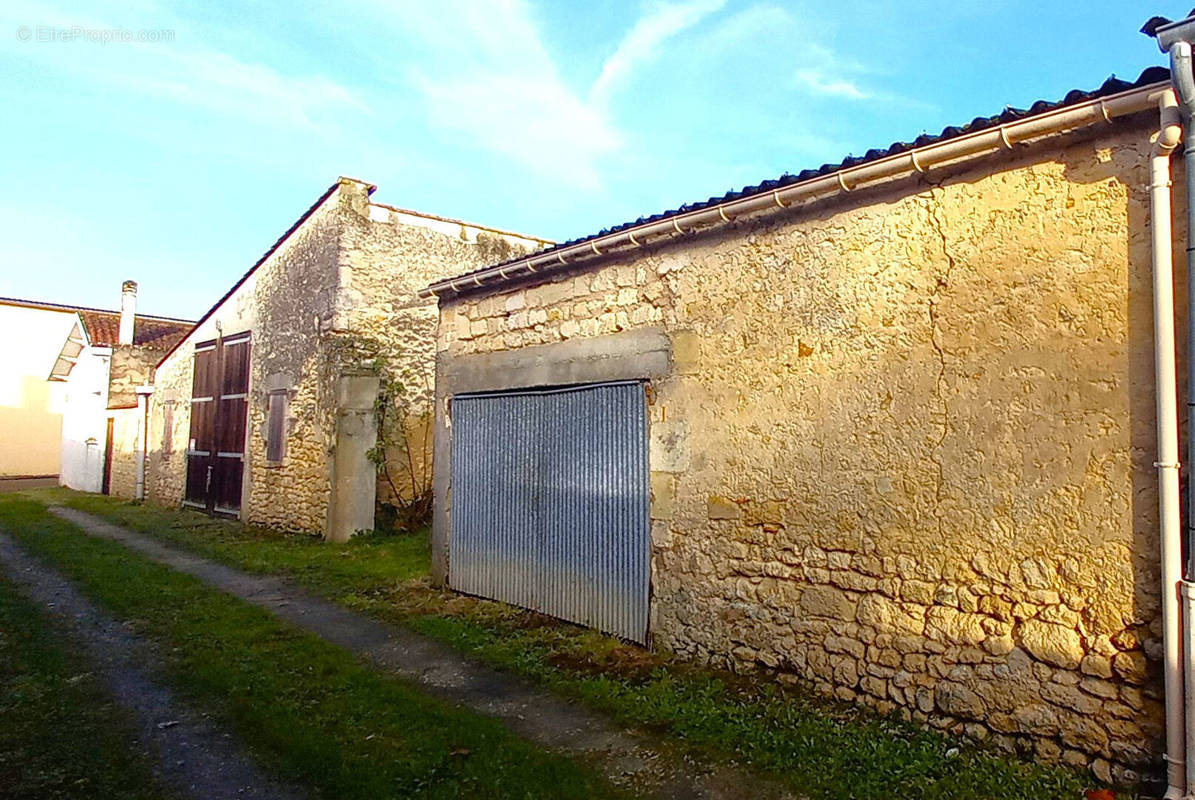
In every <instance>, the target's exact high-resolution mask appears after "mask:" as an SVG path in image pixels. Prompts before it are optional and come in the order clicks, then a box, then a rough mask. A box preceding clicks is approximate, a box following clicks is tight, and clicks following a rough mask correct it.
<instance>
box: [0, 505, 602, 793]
mask: <svg viewBox="0 0 1195 800" xmlns="http://www.w3.org/2000/svg"><path fill="white" fill-rule="evenodd" d="M0 524H2V525H3V527H4V529H5V530H6V531H8V532H10V533H11V534H12V535H13V536H15V537H16V538H17V540H18V541H20V542H21V544H22V545H24V546H25V547H27V548H28V549H29V550H31V551H32V552H34V553H35V554H36V555H38V556H39V557H42V558H44V559H46V560H48V561H49V562H51V563H52V564H54V565H55V566H56V567H57V568H59V569H61V570H63V571H64V572H65V573H66V574H67V575H68V576H70V577H71V578H73V579H74V580H76V581H77V582H78V583H79V585H80V586H81V587H82V588H83V590H84V591H85V592H86V593H87V594H88V595H89V596H90V597H92V598H93V599H94V600H96V601H97V602H98V603H99V604H100V605H102V606H103V607H104V608H105V609H106V610H107V611H108V612H109V613H111V614H112V615H113V616H115V617H117V618H119V619H123V620H128V621H133V622H135V624H136V625H137V626H138V627H139V629H140V631H141V632H142V633H143V635H147V636H149V637H151V638H153V639H155V640H158V641H160V642H162V643H163V645H164V647H163V648H162V650H163V652H166V653H169V656H168V657H167V662H166V664H165V665H164V667H163V670H162V676H163V678H164V679H166V680H167V681H168V682H169V683H170V684H171V685H172V686H173V687H174V688H175V689H176V691H178V692H180V693H181V694H182V696H184V697H186V698H188V699H189V700H191V701H193V702H195V703H196V704H197V705H199V706H201V707H205V708H210V709H213V710H215V712H216V713H217V714H219V715H220V716H221V717H222V718H223V719H224V720H225V721H226V723H227V724H228V725H230V726H231V727H232V729H234V730H235V731H236V732H237V733H238V734H239V736H240V737H241V739H242V741H244V742H245V743H246V744H247V745H248V746H249V748H250V749H251V750H252V751H253V752H255V753H256V754H257V755H258V756H259V758H260V759H261V760H262V761H263V762H264V763H266V764H267V765H268V766H270V767H271V768H273V769H275V770H276V771H278V772H279V773H280V774H282V775H284V776H285V777H287V778H290V779H293V780H297V781H300V782H302V783H304V784H307V785H309V786H312V787H315V788H316V789H317V790H318V791H319V792H320V793H321V794H322V795H323V796H326V797H335V798H362V799H364V798H370V799H371V800H372V798H381V797H415V796H419V797H435V798H439V797H443V798H449V797H454V798H455V797H513V798H525V797H549V796H550V797H576V798H590V797H609V796H614V794H615V793H614V791H613V790H612V789H610V788H609V787H608V786H607V785H606V784H604V783H603V782H602V781H601V780H600V779H599V778H598V777H597V776H596V775H595V773H593V772H592V771H590V770H589V769H587V768H586V767H583V766H581V765H578V764H576V763H575V762H573V761H571V760H569V759H566V758H563V757H559V756H555V755H551V754H548V753H545V752H543V751H541V750H539V749H537V748H535V747H533V746H531V745H529V744H527V743H526V742H523V741H522V740H520V739H517V738H516V737H514V736H512V735H511V734H509V733H508V732H507V731H506V730H505V729H504V728H503V727H502V726H501V725H500V724H499V723H497V722H495V721H493V720H489V719H486V718H482V717H479V716H477V715H475V714H470V713H467V712H463V711H458V710H455V709H451V708H449V707H447V706H445V705H444V704H442V703H439V702H437V701H434V700H432V699H430V698H428V697H426V696H424V695H422V694H420V693H419V692H417V691H415V690H413V689H411V688H409V687H407V686H406V685H405V684H402V683H400V682H398V681H393V680H389V679H386V678H384V677H382V676H380V675H378V674H377V673H376V672H374V671H373V670H371V669H369V668H368V667H366V666H365V665H363V664H362V663H361V662H359V661H358V660H357V659H355V658H354V657H353V656H352V655H350V654H349V653H347V652H346V651H344V650H341V649H339V648H337V647H334V646H332V645H329V644H327V643H325V642H323V641H322V640H320V639H318V638H316V637H314V636H310V635H308V634H305V633H302V632H299V631H297V630H296V629H294V628H292V627H290V626H288V625H285V624H283V623H281V622H279V621H278V620H276V619H275V618H274V617H273V616H271V615H270V614H268V613H267V612H265V611H262V610H260V609H258V608H255V607H253V606H250V605H248V604H246V603H243V602H241V601H239V600H236V599H234V598H231V597H229V596H227V595H224V594H222V593H220V592H217V591H215V590H212V589H209V588H207V587H205V586H204V585H203V584H202V583H200V582H199V581H198V580H196V579H195V578H192V577H190V576H187V575H183V574H181V573H178V572H174V571H173V570H170V569H169V568H167V567H163V566H160V565H157V564H154V563H152V562H150V561H148V560H147V559H144V558H142V557H140V556H137V555H135V554H133V553H131V552H130V551H128V550H127V549H125V548H123V547H121V546H120V545H117V544H114V543H111V542H107V541H103V540H98V539H94V538H91V537H88V536H86V535H85V534H83V533H82V532H80V531H78V530H77V529H76V528H74V526H72V525H69V524H68V523H65V522H63V521H61V520H58V519H57V518H55V517H53V516H51V515H49V514H48V513H47V512H46V510H45V508H44V507H43V506H42V505H41V504H40V503H37V502H33V501H30V500H28V499H26V498H21V497H12V496H8V497H0Z"/></svg>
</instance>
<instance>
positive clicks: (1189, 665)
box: [1180, 581, 1195, 800]
mask: <svg viewBox="0 0 1195 800" xmlns="http://www.w3.org/2000/svg"><path fill="white" fill-rule="evenodd" d="M1180 591H1181V592H1182V596H1183V602H1182V618H1183V619H1184V620H1191V619H1195V584H1192V583H1188V582H1187V581H1183V582H1182V586H1181V587H1180ZM1182 639H1183V689H1184V692H1183V694H1184V699H1185V700H1186V706H1185V709H1186V710H1187V713H1186V714H1185V716H1186V728H1187V730H1186V734H1187V753H1186V759H1187V765H1188V768H1187V793H1186V795H1185V797H1186V798H1188V800H1190V799H1191V798H1195V715H1192V714H1191V713H1190V712H1189V710H1190V709H1193V708H1195V693H1193V690H1195V674H1192V673H1193V672H1195V667H1193V665H1195V647H1193V646H1192V642H1191V637H1190V636H1183V637H1182Z"/></svg>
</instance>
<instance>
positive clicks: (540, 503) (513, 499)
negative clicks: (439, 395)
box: [448, 383, 650, 642]
mask: <svg viewBox="0 0 1195 800" xmlns="http://www.w3.org/2000/svg"><path fill="white" fill-rule="evenodd" d="M648 503H649V489H648V466H647V407H646V400H645V397H644V389H643V386H642V385H641V384H638V383H615V384H598V385H590V386H581V387H577V388H571V389H559V390H551V391H528V392H519V393H510V394H490V395H458V396H456V397H454V398H453V400H452V534H451V536H450V538H449V546H448V547H449V583H450V584H451V586H452V587H453V588H454V589H457V590H459V591H462V592H468V593H469V594H476V595H481V596H482V597H491V598H494V599H496V600H503V601H505V602H507V603H512V604H514V605H519V606H523V607H524V608H531V609H535V610H537V611H542V612H544V613H545V614H551V615H552V616H554V617H560V618H562V619H566V620H570V621H572V622H577V623H580V624H582V625H588V626H590V627H593V628H598V629H599V630H603V631H606V632H608V633H613V634H616V635H618V636H622V637H624V638H626V639H631V640H633V641H636V642H644V641H645V640H646V638H647V614H648V591H649V588H648V587H649V582H650V561H649V559H650V539H649V528H648V525H649V523H648Z"/></svg>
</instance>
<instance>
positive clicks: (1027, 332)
mask: <svg viewBox="0 0 1195 800" xmlns="http://www.w3.org/2000/svg"><path fill="white" fill-rule="evenodd" d="M1167 80H1168V76H1167V75H1166V73H1165V71H1164V70H1162V71H1150V72H1147V73H1146V74H1144V75H1142V77H1141V78H1140V79H1139V80H1138V81H1137V82H1136V83H1132V84H1130V83H1125V82H1120V81H1115V80H1113V81H1109V82H1108V83H1106V84H1105V85H1104V86H1103V87H1102V88H1101V89H1100V90H1099V91H1097V92H1093V93H1079V92H1075V93H1072V94H1071V95H1069V96H1068V97H1067V98H1066V100H1065V101H1064V102H1062V103H1039V104H1037V105H1035V106H1034V107H1033V108H1031V109H1029V110H1027V111H1016V110H1008V111H1006V112H1005V113H1004V114H1002V115H1000V116H998V117H994V118H991V119H980V120H975V121H974V122H973V123H971V124H969V125H967V126H964V127H961V128H949V129H947V130H946V131H944V132H943V133H942V134H941V135H939V136H932V137H931V136H924V137H922V138H920V139H918V140H917V141H915V142H912V143H910V144H898V145H894V146H893V147H892V148H891V149H889V150H886V151H871V152H869V153H867V154H866V155H865V156H863V157H861V158H850V159H847V160H846V161H844V162H843V163H842V164H840V165H832V166H826V167H823V168H821V169H819V170H813V171H809V172H805V173H801V174H800V175H796V176H786V177H785V178H782V179H781V180H778V181H770V182H767V183H764V184H761V185H759V186H754V187H748V188H747V189H745V190H744V191H742V192H736V193H733V194H730V195H727V196H726V197H724V198H717V199H712V200H710V201H708V202H702V203H697V204H694V205H691V206H685V207H683V208H681V209H678V210H677V211H674V212H669V213H666V214H661V215H658V216H656V217H651V218H647V219H642V220H639V221H638V222H635V223H630V224H627V225H623V226H619V227H616V228H613V229H610V230H607V231H603V232H602V233H600V234H597V235H594V236H592V237H588V238H585V239H580V240H576V241H574V242H570V243H566V244H564V245H559V246H556V247H554V248H551V249H548V250H546V251H543V252H540V253H535V254H532V255H528V256H525V257H520V258H515V259H511V260H509V261H507V262H505V263H503V264H501V265H498V266H496V267H491V268H485V269H481V270H476V271H473V272H472V273H470V274H466V275H462V276H458V277H456V278H453V279H449V280H441V281H436V282H434V283H433V284H431V286H430V287H429V288H428V290H427V293H428V294H434V295H435V296H437V297H438V299H439V305H440V326H439V332H438V338H437V345H436V349H437V353H438V354H437V403H436V414H437V427H436V437H437V441H436V500H437V513H436V518H435V535H434V540H435V548H434V558H435V563H434V568H435V570H436V573H437V577H438V578H439V579H440V580H442V581H446V583H447V585H448V586H450V587H453V588H455V589H458V590H462V591H466V592H470V593H474V594H479V595H484V596H488V597H496V598H498V599H502V600H507V601H509V602H513V603H516V604H520V605H524V606H528V607H531V608H537V609H540V610H543V611H546V612H547V613H550V614H554V615H556V616H559V617H563V618H565V619H569V620H574V621H577V622H580V623H583V624H587V625H592V626H595V627H600V628H602V629H604V630H607V631H611V632H614V633H617V634H619V635H622V636H624V637H626V638H629V639H633V640H636V641H640V642H647V641H650V642H651V643H652V644H654V645H656V646H659V647H663V648H667V649H669V650H672V651H675V652H677V653H681V654H685V655H687V656H691V657H693V658H696V659H699V660H702V661H706V662H711V663H714V664H717V665H728V666H731V667H734V668H736V669H753V668H760V669H765V668H766V669H769V670H774V671H776V672H777V673H780V674H789V675H793V676H798V677H800V678H804V679H808V680H810V681H813V682H815V683H816V685H817V686H818V687H820V688H821V689H822V690H824V691H825V692H827V693H832V694H833V695H835V696H837V697H839V698H842V699H845V700H853V701H856V702H859V703H862V704H865V705H868V706H872V707H874V708H876V709H879V710H881V711H887V710H895V709H899V710H903V711H904V713H907V714H908V715H910V716H912V717H914V718H916V719H917V720H921V721H924V722H926V723H928V724H931V725H933V726H935V727H938V728H942V729H949V730H953V731H956V732H959V733H968V734H971V735H974V736H977V737H995V739H996V741H997V742H998V743H999V744H1001V745H1003V746H1006V747H1010V748H1018V749H1021V750H1023V751H1024V750H1029V751H1032V752H1035V753H1036V754H1037V756H1038V757H1040V758H1042V759H1044V760H1052V761H1062V762H1065V763H1068V764H1073V765H1082V766H1091V767H1093V768H1094V769H1095V771H1096V772H1097V774H1101V775H1105V776H1108V775H1115V776H1118V777H1122V778H1123V777H1126V776H1129V777H1131V775H1132V773H1133V771H1135V770H1139V769H1141V768H1142V766H1143V765H1145V764H1147V763H1149V762H1151V761H1153V760H1155V759H1156V758H1157V757H1158V754H1160V752H1161V748H1162V745H1161V739H1160V737H1161V735H1162V730H1163V706H1162V703H1161V698H1162V688H1161V681H1160V677H1159V672H1160V669H1159V667H1158V663H1159V658H1160V654H1161V651H1162V639H1163V633H1164V632H1163V620H1162V617H1161V612H1160V600H1159V595H1160V591H1159V577H1158V575H1159V546H1158V488H1157V487H1158V479H1157V477H1156V475H1155V468H1154V466H1155V465H1154V461H1155V460H1156V459H1155V452H1156V450H1155V435H1154V424H1155V408H1154V391H1153V359H1154V354H1153V331H1152V324H1153V312H1152V306H1151V250H1150V244H1149V242H1150V240H1149V194H1148V189H1147V187H1148V184H1149V154H1150V146H1151V145H1150V135H1151V133H1153V132H1154V131H1156V130H1157V128H1158V111H1157V101H1156V97H1157V94H1158V92H1159V91H1161V90H1162V89H1164V88H1166V87H1167V86H1168V83H1167ZM1176 238H1178V237H1176ZM1176 247H1178V248H1180V249H1179V252H1181V244H1180V245H1176Z"/></svg>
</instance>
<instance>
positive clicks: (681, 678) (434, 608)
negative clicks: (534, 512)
mask: <svg viewBox="0 0 1195 800" xmlns="http://www.w3.org/2000/svg"><path fill="white" fill-rule="evenodd" d="M41 496H42V497H45V498H47V499H55V500H57V501H58V502H62V503H64V504H66V505H70V506H72V507H74V508H78V509H80V510H83V511H89V512H91V513H95V514H97V515H99V516H102V517H105V518H107V519H109V520H111V521H113V522H117V523H119V524H122V525H125V526H126V527H128V528H131V529H133V530H138V531H142V532H145V533H148V534H151V535H154V536H157V537H159V538H161V539H164V540H167V541H171V542H174V543H176V544H179V545H181V546H184V547H186V548H188V549H190V550H193V551H196V552H199V553H202V554H204V555H207V556H209V557H212V558H214V559H217V560H220V561H224V562H226V563H229V564H233V565H236V566H239V567H242V568H245V569H248V570H252V571H257V572H268V573H279V574H285V575H289V576H291V577H292V578H294V579H295V580H296V581H297V582H298V583H301V584H303V585H305V586H306V587H308V588H309V589H311V590H313V591H314V592H316V593H318V594H321V595H323V596H325V597H327V598H329V599H331V600H334V601H336V602H340V603H342V604H344V605H347V606H350V607H353V608H357V609H360V610H363V611H366V612H368V613H370V614H373V615H375V616H379V617H382V618H385V619H389V620H391V621H397V622H401V623H403V624H405V625H407V626H409V627H411V628H414V629H415V630H418V631H421V632H423V633H426V634H428V635H431V636H434V637H435V638H437V639H440V640H442V641H445V642H447V643H449V644H451V645H453V646H454V647H456V648H458V649H460V650H462V651H464V652H466V653H469V654H471V655H473V656H476V657H478V658H480V659H482V660H484V661H486V662H488V663H491V664H494V665H497V666H500V667H502V668H505V669H509V670H511V671H514V672H517V673H519V674H522V675H524V676H527V677H530V678H532V679H534V680H536V681H538V682H540V683H542V684H544V685H546V686H549V687H551V688H553V689H556V690H558V691H561V692H563V693H566V694H568V695H571V696H574V697H579V698H581V699H582V700H584V701H585V702H587V703H588V704H590V705H591V706H593V707H595V708H597V709H599V710H602V711H605V712H607V713H610V714H612V715H614V716H615V717H617V718H618V719H620V720H622V721H623V722H626V723H629V724H636V725H642V726H646V727H649V728H651V729H653V730H656V731H658V732H660V733H664V734H667V735H669V736H672V737H675V738H677V739H680V740H682V741H684V742H686V743H688V744H690V745H692V746H695V747H698V748H700V749H703V750H705V751H706V752H707V753H708V754H710V755H711V756H714V757H723V756H729V757H734V758H738V759H741V760H742V761H744V762H746V763H749V764H751V765H753V766H754V767H756V768H759V769H762V770H765V771H768V772H772V773H774V774H776V775H777V777H779V778H780V779H782V780H784V781H785V782H787V783H788V784H789V785H791V786H792V787H793V788H794V789H796V790H797V791H799V792H801V793H803V794H805V795H808V796H809V797H811V798H826V799H827V800H829V799H831V798H833V799H835V800H836V799H837V798H856V797H866V798H907V797H919V798H943V799H946V798H1025V800H1030V799H1032V800H1048V799H1049V798H1060V799H1061V798H1068V800H1069V799H1070V798H1076V797H1081V796H1082V793H1083V790H1084V789H1085V788H1086V787H1087V785H1088V782H1087V779H1086V777H1085V776H1083V775H1080V774H1078V773H1076V772H1073V771H1070V770H1066V769H1061V768H1051V767H1045V766H1040V765H1033V764H1027V763H1023V762H1020V761H1018V760H1016V759H1013V758H1007V757H1003V756H1001V755H999V754H996V753H993V752H991V751H988V750H985V749H984V748H982V747H978V746H975V745H970V744H965V743H960V742H957V741H955V740H953V739H951V738H950V737H946V736H943V735H941V734H938V733H935V732H932V731H926V730H923V729H921V728H919V727H917V726H914V725H911V724H907V723H904V722H902V721H901V720H899V719H896V718H893V717H877V716H875V715H873V714H870V713H869V712H867V711H865V710H860V709H858V708H855V707H854V706H849V705H843V704H839V703H835V702H831V701H827V700H826V699H824V698H822V697H820V696H818V695H816V694H814V693H813V692H811V691H809V690H807V689H805V688H803V687H800V686H781V685H778V684H777V683H776V682H775V681H772V680H751V679H749V678H744V677H742V676H736V675H732V674H729V673H726V672H719V671H713V670H706V669H700V668H695V667H693V666H692V665H687V664H684V663H682V662H679V661H677V660H674V659H671V658H669V657H668V656H667V655H666V654H661V653H651V652H648V651H645V650H643V649H641V648H638V647H634V646H630V645H626V644H623V643H621V642H619V641H617V640H615V639H612V638H610V637H607V636H603V635H601V634H598V633H595V632H593V631H588V630H584V629H581V628H577V627H575V626H572V625H567V624H563V623H558V622H555V621H553V620H550V619H548V618H546V617H544V616H542V615H539V614H534V613H531V612H526V611H521V610H518V609H513V608H510V607H509V606H505V605H502V604H499V603H491V602H487V601H483V600H477V599H475V598H468V597H462V596H459V595H453V594H451V593H446V592H440V591H437V590H435V589H434V588H432V587H431V586H430V585H429V584H428V581H427V578H426V572H427V563H428V562H427V558H428V556H427V546H426V540H425V539H424V538H423V537H415V536H408V537H393V538H386V537H382V538H366V539H362V540H358V541H353V542H350V543H348V544H344V545H327V544H320V543H319V542H318V541H316V540H310V539H304V538H301V537H287V536H283V535H279V534H277V533H271V532H269V531H264V530H261V529H255V528H251V527H248V526H243V525H238V524H236V523H228V522H224V521H218V520H211V519H208V518H206V517H203V516H200V515H197V514H191V513H188V512H180V511H174V510H169V509H161V508H156V507H150V506H140V505H134V504H128V503H121V502H119V501H114V500H112V499H111V498H107V497H100V496H95V495H81V494H76V493H70V492H62V491H57V490H56V491H53V492H50V493H44V494H42V495H41Z"/></svg>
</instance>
